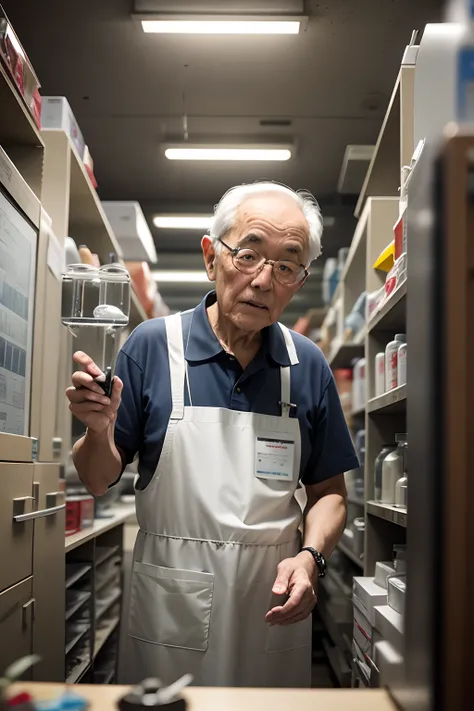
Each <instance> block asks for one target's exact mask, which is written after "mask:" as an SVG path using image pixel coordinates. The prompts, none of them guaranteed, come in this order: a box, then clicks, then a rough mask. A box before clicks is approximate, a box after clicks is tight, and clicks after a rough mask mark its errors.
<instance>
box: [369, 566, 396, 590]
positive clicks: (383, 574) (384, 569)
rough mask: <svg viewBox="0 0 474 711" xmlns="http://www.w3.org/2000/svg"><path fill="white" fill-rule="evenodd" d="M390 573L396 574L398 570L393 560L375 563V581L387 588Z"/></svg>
mask: <svg viewBox="0 0 474 711" xmlns="http://www.w3.org/2000/svg"><path fill="white" fill-rule="evenodd" d="M389 575H396V570H395V568H394V567H393V565H392V563H391V561H378V562H377V563H376V564H375V575H374V583H375V584H376V585H379V586H380V587H381V588H383V589H384V590H387V578H388V577H389Z"/></svg>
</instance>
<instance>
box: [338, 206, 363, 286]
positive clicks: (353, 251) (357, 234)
mask: <svg viewBox="0 0 474 711" xmlns="http://www.w3.org/2000/svg"><path fill="white" fill-rule="evenodd" d="M368 219H369V211H368V210H367V209H364V211H363V212H362V215H361V217H360V220H359V221H358V223H357V226H356V228H355V230H354V236H353V237H352V242H351V246H350V248H349V254H348V255H347V259H346V263H345V264H344V269H343V270H342V273H341V275H340V278H339V283H341V282H342V283H344V282H345V281H346V277H347V274H348V272H349V271H350V269H351V267H352V265H353V264H354V262H355V259H356V256H357V255H358V253H359V250H360V249H361V247H362V246H365V245H366V243H367V240H366V239H364V237H365V236H366V230H367V223H368ZM362 259H363V262H364V265H365V256H363V257H362Z"/></svg>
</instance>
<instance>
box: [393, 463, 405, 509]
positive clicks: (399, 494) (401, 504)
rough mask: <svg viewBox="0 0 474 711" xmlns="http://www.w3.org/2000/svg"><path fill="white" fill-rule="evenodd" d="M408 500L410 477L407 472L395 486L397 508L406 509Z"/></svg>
mask: <svg viewBox="0 0 474 711" xmlns="http://www.w3.org/2000/svg"><path fill="white" fill-rule="evenodd" d="M407 498H408V476H407V473H406V471H405V473H404V474H403V476H402V477H400V479H399V480H398V481H397V483H396V484H395V506H397V507H398V508H401V509H406V507H407Z"/></svg>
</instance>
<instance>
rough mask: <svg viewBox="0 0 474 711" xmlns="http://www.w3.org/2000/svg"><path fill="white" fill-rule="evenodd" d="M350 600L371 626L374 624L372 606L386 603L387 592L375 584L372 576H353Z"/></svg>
mask: <svg viewBox="0 0 474 711" xmlns="http://www.w3.org/2000/svg"><path fill="white" fill-rule="evenodd" d="M352 600H353V602H354V605H355V606H356V607H357V608H358V609H359V610H360V611H361V612H362V614H363V615H365V617H366V618H367V619H368V621H369V622H370V624H371V625H372V627H373V626H374V625H375V613H374V608H375V607H376V606H377V605H386V604H387V592H386V590H384V589H383V588H381V587H380V586H379V585H376V584H375V583H374V580H373V578H369V577H366V578H362V577H361V578H354V581H353V586H352Z"/></svg>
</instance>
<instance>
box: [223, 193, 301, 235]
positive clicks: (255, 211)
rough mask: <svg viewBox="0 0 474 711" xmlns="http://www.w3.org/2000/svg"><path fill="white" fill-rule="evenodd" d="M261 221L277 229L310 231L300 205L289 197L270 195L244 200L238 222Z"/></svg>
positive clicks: (239, 211) (253, 196) (238, 214)
mask: <svg viewBox="0 0 474 711" xmlns="http://www.w3.org/2000/svg"><path fill="white" fill-rule="evenodd" d="M259 220H262V221H268V222H270V223H271V224H272V225H273V226H274V227H276V228H277V229H278V228H280V229H282V228H286V229H291V228H293V229H295V228H296V229H298V230H304V231H309V230H308V223H307V221H306V218H305V216H304V215H303V211H302V209H301V207H300V205H298V203H297V202H296V200H293V198H291V197H289V196H287V195H276V194H272V193H268V194H263V195H252V196H249V197H248V198H247V199H246V200H244V202H242V204H241V205H240V208H239V210H238V213H237V221H238V222H240V223H244V224H245V223H249V222H253V221H259Z"/></svg>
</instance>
